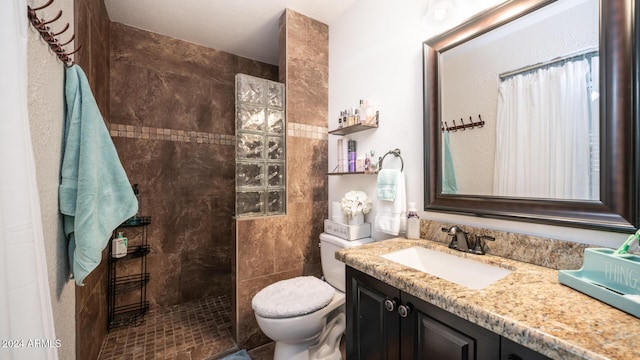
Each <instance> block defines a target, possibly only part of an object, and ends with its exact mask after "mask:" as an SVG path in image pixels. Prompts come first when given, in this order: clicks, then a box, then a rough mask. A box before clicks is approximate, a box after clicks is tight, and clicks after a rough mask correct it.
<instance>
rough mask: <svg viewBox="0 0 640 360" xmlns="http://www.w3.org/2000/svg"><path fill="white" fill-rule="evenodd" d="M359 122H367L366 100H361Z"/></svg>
mask: <svg viewBox="0 0 640 360" xmlns="http://www.w3.org/2000/svg"><path fill="white" fill-rule="evenodd" d="M358 123H360V124H366V123H367V107H366V106H365V104H364V100H360V107H359V108H358Z"/></svg>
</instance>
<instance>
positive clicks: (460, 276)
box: [380, 246, 512, 290]
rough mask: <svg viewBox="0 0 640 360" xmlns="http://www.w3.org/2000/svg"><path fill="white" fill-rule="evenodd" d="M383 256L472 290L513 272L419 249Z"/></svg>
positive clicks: (399, 251)
mask: <svg viewBox="0 0 640 360" xmlns="http://www.w3.org/2000/svg"><path fill="white" fill-rule="evenodd" d="M380 256H381V257H383V258H385V259H387V260H391V261H394V262H397V263H399V264H402V265H404V266H408V267H410V268H413V269H416V270H420V271H423V272H425V273H427V274H431V275H433V276H437V277H439V278H441V279H444V280H447V281H451V282H453V283H456V284H458V285H462V286H466V287H468V288H470V289H475V290H480V289H483V288H485V287H487V286H489V285H491V284H493V283H494V282H496V281H498V280H500V279H502V278H504V277H505V276H507V275H509V274H511V272H512V271H511V270H509V269H505V268H501V267H498V266H493V265H489V264H485V263H482V262H479V261H475V260H471V259H468V258H464V257H461V256H455V255H451V254H447V253H444V252H440V251H435V250H431V249H427V248H423V247H420V246H414V247H410V248H407V249H402V250H398V251H394V252H391V253H388V254H384V255H380Z"/></svg>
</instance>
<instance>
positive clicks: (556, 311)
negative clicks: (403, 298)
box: [336, 238, 640, 360]
mask: <svg viewBox="0 0 640 360" xmlns="http://www.w3.org/2000/svg"><path fill="white" fill-rule="evenodd" d="M412 246H423V247H426V248H431V249H436V250H439V251H442V252H447V253H450V254H455V255H459V256H464V257H469V258H472V259H474V260H477V261H481V262H486V263H489V264H492V265H497V266H501V267H504V268H508V269H510V270H513V272H512V273H511V274H510V275H509V276H507V277H505V278H503V279H501V280H498V281H497V282H495V283H493V284H491V285H489V286H487V287H485V288H484V289H481V290H472V289H469V288H466V287H464V286H461V285H457V284H454V283H452V282H449V281H446V280H443V279H440V278H438V277H435V276H431V275H429V274H426V273H423V272H421V271H418V270H414V269H412V268H409V267H406V266H404V265H401V264H398V263H395V262H392V261H390V260H387V259H384V258H382V257H380V256H378V255H381V254H385V253H389V252H392V251H396V250H399V249H404V248H408V247H412ZM336 259H338V260H340V261H342V262H344V263H345V264H347V265H349V266H351V267H353V268H355V269H357V270H360V271H362V272H364V273H366V274H369V275H371V276H373V277H375V278H377V279H379V280H382V281H383V282H385V283H388V284H390V285H392V286H394V287H397V288H398V289H400V290H402V291H404V292H407V293H409V294H411V295H413V296H416V297H418V298H420V299H422V300H425V301H427V302H429V303H432V304H434V305H436V306H438V307H440V308H442V309H444V310H447V311H449V312H451V313H453V314H455V315H458V316H460V317H462V318H464V319H466V320H469V321H471V322H472V323H475V324H478V325H480V326H482V327H484V328H486V329H488V330H491V331H493V332H494V333H497V334H499V335H502V336H504V337H506V338H509V339H511V340H513V341H515V342H517V343H520V344H522V345H524V346H526V347H528V348H531V349H533V350H535V351H537V352H539V353H542V354H544V355H546V356H548V357H550V358H553V359H590V360H592V359H640V319H638V318H636V317H634V316H632V315H629V314H627V313H625V312H623V311H621V310H618V309H616V308H614V307H611V306H609V305H607V304H605V303H603V302H600V301H598V300H595V299H593V298H591V297H589V296H587V295H584V294H582V293H580V292H578V291H576V290H573V289H572V288H569V287H567V286H564V285H562V284H560V283H559V282H558V271H557V270H552V269H549V268H545V267H541V266H537V265H532V264H528V263H524V262H520V261H515V260H510V259H507V258H502V257H498V256H492V255H489V254H487V255H473V254H465V253H462V252H459V251H455V250H451V249H449V248H448V247H447V246H446V245H444V244H442V243H439V242H434V241H429V240H424V239H421V240H407V239H402V238H395V239H390V240H384V241H379V242H375V243H371V244H367V245H362V246H359V247H354V248H349V249H342V250H339V251H337V252H336ZM469 276H473V274H469ZM639 306H640V304H639Z"/></svg>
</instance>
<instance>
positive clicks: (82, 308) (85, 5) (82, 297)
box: [74, 0, 110, 359]
mask: <svg viewBox="0 0 640 360" xmlns="http://www.w3.org/2000/svg"><path fill="white" fill-rule="evenodd" d="M74 18H75V27H74V29H75V34H76V41H75V44H76V47H78V46H79V45H82V48H81V49H80V51H78V52H77V53H76V54H75V55H74V56H75V62H76V64H78V65H79V66H81V67H82V69H83V70H84V72H85V74H86V75H87V78H88V79H89V84H90V86H91V90H92V92H93V95H94V97H95V99H96V102H97V104H98V107H99V108H100V112H101V113H102V116H103V118H104V120H105V122H106V123H107V124H108V118H109V106H108V105H109V28H110V22H109V16H108V14H107V10H106V8H105V7H104V3H103V1H101V0H89V1H74ZM106 254H107V250H106V249H105V251H104V252H103V261H102V263H101V264H100V265H99V266H98V267H97V268H96V269H95V270H94V271H93V272H92V273H91V274H90V275H89V276H88V277H87V278H86V279H85V281H84V283H85V286H82V287H80V286H76V357H77V358H78V359H97V358H98V354H99V353H100V346H101V345H102V341H103V339H104V338H105V337H106V334H107V300H106V299H107V265H106V260H104V259H106Z"/></svg>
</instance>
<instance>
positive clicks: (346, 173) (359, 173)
mask: <svg viewBox="0 0 640 360" xmlns="http://www.w3.org/2000/svg"><path fill="white" fill-rule="evenodd" d="M327 175H378V173H377V172H364V171H357V172H333V173H328V174H327Z"/></svg>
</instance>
